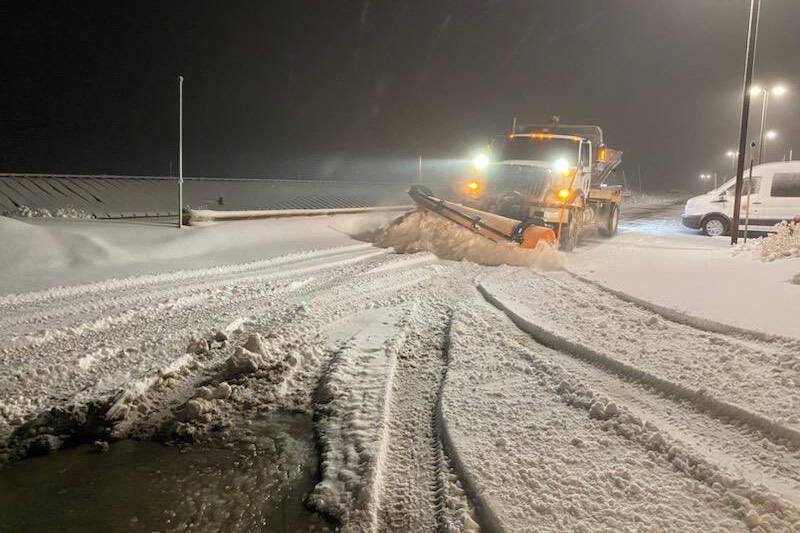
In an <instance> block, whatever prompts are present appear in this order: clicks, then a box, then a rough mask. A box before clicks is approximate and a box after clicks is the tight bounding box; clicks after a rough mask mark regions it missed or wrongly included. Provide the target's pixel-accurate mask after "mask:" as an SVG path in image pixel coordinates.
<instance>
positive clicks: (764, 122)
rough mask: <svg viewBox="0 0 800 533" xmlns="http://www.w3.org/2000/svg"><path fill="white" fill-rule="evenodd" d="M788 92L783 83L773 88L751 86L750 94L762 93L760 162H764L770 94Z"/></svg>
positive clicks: (759, 143)
mask: <svg viewBox="0 0 800 533" xmlns="http://www.w3.org/2000/svg"><path fill="white" fill-rule="evenodd" d="M785 92H786V87H784V86H783V85H775V86H774V87H773V88H772V89H767V88H766V87H760V86H758V85H754V86H753V87H751V88H750V96H758V95H759V94H760V95H761V130H760V133H759V135H758V146H759V149H758V162H759V164H760V163H763V162H764V135H765V133H766V132H765V128H766V127H767V107H768V105H769V95H770V94H774V95H775V96H781V95H783V94H784V93H785Z"/></svg>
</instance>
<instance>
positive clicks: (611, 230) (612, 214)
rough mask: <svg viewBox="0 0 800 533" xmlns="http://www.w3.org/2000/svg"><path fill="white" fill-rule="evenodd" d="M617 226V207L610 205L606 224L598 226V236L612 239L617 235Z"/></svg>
mask: <svg viewBox="0 0 800 533" xmlns="http://www.w3.org/2000/svg"><path fill="white" fill-rule="evenodd" d="M618 226H619V206H617V205H611V206H609V208H608V217H607V218H606V223H605V224H603V225H602V226H600V235H602V236H603V237H613V236H614V235H615V234H616V233H617V227H618Z"/></svg>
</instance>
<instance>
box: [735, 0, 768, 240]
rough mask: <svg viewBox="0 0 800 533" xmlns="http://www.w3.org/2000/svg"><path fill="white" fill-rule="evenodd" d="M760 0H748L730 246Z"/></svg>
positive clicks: (738, 200)
mask: <svg viewBox="0 0 800 533" xmlns="http://www.w3.org/2000/svg"><path fill="white" fill-rule="evenodd" d="M760 13H761V0H750V20H749V21H748V25H747V26H748V28H747V52H746V54H745V59H744V79H743V80H742V116H741V119H740V122H739V153H738V155H737V156H736V187H735V188H734V197H733V220H732V221H731V245H734V244H736V243H737V242H738V241H739V210H740V209H741V207H742V182H743V181H744V180H743V175H744V151H745V149H746V148H747V122H748V118H749V114H750V83H751V82H752V80H753V62H754V61H755V54H756V40H757V39H756V35H757V33H758V17H759V15H760Z"/></svg>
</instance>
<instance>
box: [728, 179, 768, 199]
mask: <svg viewBox="0 0 800 533" xmlns="http://www.w3.org/2000/svg"><path fill="white" fill-rule="evenodd" d="M748 181H750V179H749V178H748V177H747V176H745V177H744V183H742V196H746V195H747V182H748ZM752 187H753V189H752V190H751V191H750V194H758V191H759V189H761V178H760V177H759V176H753V185H752ZM725 192H726V193H727V194H728V196H730V197H731V198H733V195H734V194H736V183H734V184H733V185H731V186H730V187H728V189H727V190H726V191H725Z"/></svg>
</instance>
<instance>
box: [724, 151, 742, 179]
mask: <svg viewBox="0 0 800 533" xmlns="http://www.w3.org/2000/svg"><path fill="white" fill-rule="evenodd" d="M725 155H727V156H728V157H730V158H731V176H735V175H736V156H737V155H739V152H737V151H736V150H728V151H727V152H726V153H725Z"/></svg>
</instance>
